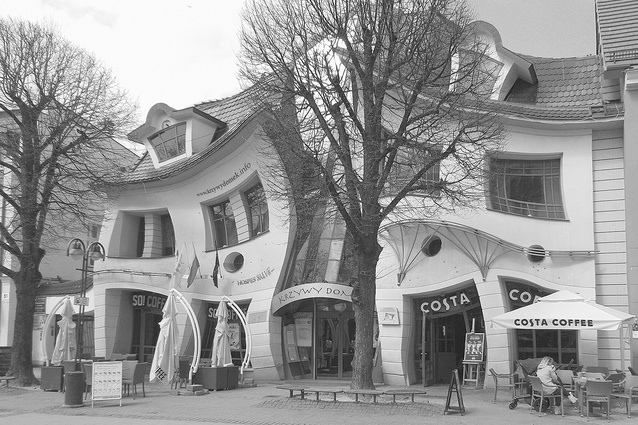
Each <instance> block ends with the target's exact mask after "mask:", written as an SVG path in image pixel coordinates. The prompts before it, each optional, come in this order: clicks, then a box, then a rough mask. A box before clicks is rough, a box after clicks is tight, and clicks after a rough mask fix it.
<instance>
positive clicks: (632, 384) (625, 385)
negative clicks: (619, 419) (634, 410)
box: [611, 375, 638, 418]
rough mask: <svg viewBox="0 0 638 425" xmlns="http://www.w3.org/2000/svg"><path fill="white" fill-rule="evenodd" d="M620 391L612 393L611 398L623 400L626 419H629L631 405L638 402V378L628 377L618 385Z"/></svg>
mask: <svg viewBox="0 0 638 425" xmlns="http://www.w3.org/2000/svg"><path fill="white" fill-rule="evenodd" d="M620 388H621V389H622V391H621V392H620V393H612V394H611V396H612V397H613V398H617V399H618V400H619V401H620V400H625V408H626V409H627V417H628V418H631V403H632V401H633V400H634V399H635V400H638V376H634V375H629V376H627V377H625V379H624V380H623V381H622V382H621V383H620Z"/></svg>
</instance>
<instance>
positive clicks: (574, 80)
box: [507, 56, 602, 108]
mask: <svg viewBox="0 0 638 425" xmlns="http://www.w3.org/2000/svg"><path fill="white" fill-rule="evenodd" d="M523 57H524V58H525V59H527V60H528V61H529V62H531V63H532V64H533V65H534V69H535V71H536V76H537V77H538V83H537V84H534V85H530V84H526V83H525V84H523V83H522V82H519V83H518V84H516V85H515V86H514V87H513V88H512V90H511V91H510V93H509V95H508V97H507V101H508V102H516V103H527V104H529V103H531V104H535V105H536V106H545V107H549V108H561V107H567V108H573V107H589V106H595V105H601V104H602V96H601V93H600V66H599V63H598V57H597V56H585V57H580V58H560V59H554V58H539V57H534V56H523Z"/></svg>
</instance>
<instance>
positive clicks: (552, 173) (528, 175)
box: [489, 157, 565, 219]
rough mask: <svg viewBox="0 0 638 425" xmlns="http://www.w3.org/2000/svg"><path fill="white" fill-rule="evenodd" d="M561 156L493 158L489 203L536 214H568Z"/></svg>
mask: <svg viewBox="0 0 638 425" xmlns="http://www.w3.org/2000/svg"><path fill="white" fill-rule="evenodd" d="M560 185H561V183H560V159H543V160H523V159H504V158H496V157H493V158H491V159H490V178H489V207H490V208H491V209H493V210H496V211H502V212H506V213H510V214H516V215H522V216H527V217H536V218H551V219H563V218H565V211H564V209H563V200H562V195H561V188H560Z"/></svg>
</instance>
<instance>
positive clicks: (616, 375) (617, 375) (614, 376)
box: [605, 372, 625, 393]
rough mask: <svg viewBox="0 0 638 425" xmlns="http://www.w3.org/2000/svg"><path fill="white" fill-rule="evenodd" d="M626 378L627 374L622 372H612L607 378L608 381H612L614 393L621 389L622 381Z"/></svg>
mask: <svg viewBox="0 0 638 425" xmlns="http://www.w3.org/2000/svg"><path fill="white" fill-rule="evenodd" d="M624 379H625V374H624V373H622V372H612V373H610V374H609V375H607V377H606V378H605V380H606V381H611V383H612V389H611V392H612V393H619V392H621V391H620V383H621V382H622V381H623V380H624Z"/></svg>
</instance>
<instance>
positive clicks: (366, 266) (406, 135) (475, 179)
mask: <svg viewBox="0 0 638 425" xmlns="http://www.w3.org/2000/svg"><path fill="white" fill-rule="evenodd" d="M471 22H472V16H471V14H470V12H469V10H468V8H467V6H466V4H465V3H464V2H463V1H454V0H412V1H400V0H373V1H370V0H272V1H260V0H248V1H247V2H246V5H245V8H244V10H243V13H242V29H241V31H240V40H241V44H242V50H241V53H240V72H241V76H242V77H243V78H244V79H245V80H246V81H247V82H248V83H251V84H255V85H256V86H258V87H260V88H262V90H261V93H267V96H266V98H267V100H268V101H269V102H265V103H264V108H269V109H270V117H271V118H272V119H271V121H270V123H269V125H267V126H266V127H267V131H268V132H269V133H270V136H271V137H270V139H271V140H272V144H273V146H274V148H275V151H276V152H278V153H279V155H280V157H281V159H282V163H283V168H282V170H281V171H282V172H281V173H280V177H284V179H282V181H285V185H286V186H285V187H284V186H283V185H282V186H281V195H283V196H285V197H286V198H287V199H288V200H289V201H290V205H291V208H292V210H293V211H294V212H295V213H296V214H297V217H296V219H297V220H300V212H299V207H300V206H301V210H302V214H301V215H303V216H305V217H306V218H308V217H312V215H313V210H314V211H316V209H317V208H318V207H321V208H328V207H327V206H326V205H322V204H321V202H320V201H319V199H320V198H321V197H322V196H323V197H325V198H327V199H328V200H329V205H330V207H332V208H333V211H335V212H336V215H335V217H340V218H341V219H342V220H343V222H345V226H346V229H347V233H348V237H349V238H350V240H351V244H352V252H353V257H354V258H353V259H352V262H351V264H353V265H354V267H356V272H355V274H354V278H353V279H352V281H351V285H352V286H353V293H352V303H353V310H354V317H355V322H356V329H357V331H356V337H355V354H354V361H353V368H354V369H353V371H354V372H353V378H352V382H351V386H352V387H353V388H373V387H374V385H373V381H372V367H373V317H374V310H375V293H376V277H375V276H376V267H377V262H378V259H379V255H380V252H381V246H380V244H379V242H378V239H377V236H378V232H379V229H380V226H381V225H382V224H383V223H385V222H387V221H389V220H400V219H406V218H409V217H410V216H419V217H421V218H423V217H424V216H425V217H428V216H430V217H431V216H433V215H435V214H437V212H439V211H441V210H442V209H445V210H451V211H454V210H455V209H457V208H459V207H461V206H463V207H465V206H470V207H471V206H473V205H474V202H475V201H476V200H477V199H478V197H479V196H480V195H481V193H482V181H483V180H482V179H483V176H482V170H483V159H484V157H485V155H486V154H487V153H488V152H489V151H491V150H497V149H499V148H500V145H501V142H502V139H503V127H502V125H501V124H500V123H499V121H498V120H497V115H496V112H497V111H496V110H495V109H494V107H493V104H491V103H490V101H489V97H490V95H491V94H492V92H493V89H494V79H493V74H494V71H495V70H497V69H498V64H496V63H494V62H492V61H490V60H488V56H487V53H488V51H487V50H486V46H485V45H483V44H482V43H481V42H480V39H478V38H477V37H475V36H474V35H473V32H472V23H471ZM273 99H277V102H273ZM275 103H276V104H275ZM323 213H324V212H322V214H323ZM302 230H304V231H305V232H306V233H305V234H304V235H302V236H301V237H302V238H303V237H305V236H307V233H308V232H309V230H308V227H307V226H306V228H304V229H302ZM302 233H303V232H302ZM301 283H303V282H301ZM289 284H290V283H289Z"/></svg>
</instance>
